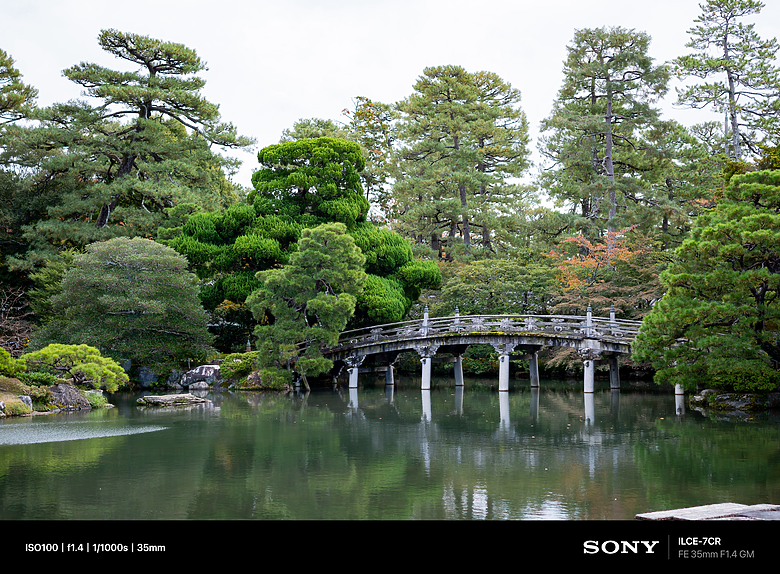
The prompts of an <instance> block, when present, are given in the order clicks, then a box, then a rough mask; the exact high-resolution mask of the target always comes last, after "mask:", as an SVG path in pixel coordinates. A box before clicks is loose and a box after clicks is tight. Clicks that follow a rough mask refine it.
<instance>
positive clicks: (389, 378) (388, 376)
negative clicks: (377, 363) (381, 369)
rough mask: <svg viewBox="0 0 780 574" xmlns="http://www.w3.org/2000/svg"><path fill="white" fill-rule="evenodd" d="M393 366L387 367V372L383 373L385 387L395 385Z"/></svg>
mask: <svg viewBox="0 0 780 574" xmlns="http://www.w3.org/2000/svg"><path fill="white" fill-rule="evenodd" d="M393 369H394V367H393V365H387V370H386V371H385V385H389V386H392V385H395V378H394V377H393Z"/></svg>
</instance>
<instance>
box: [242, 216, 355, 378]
mask: <svg viewBox="0 0 780 574" xmlns="http://www.w3.org/2000/svg"><path fill="white" fill-rule="evenodd" d="M346 231H347V228H346V226H345V225H344V224H342V223H329V224H323V225H319V226H317V227H314V228H310V229H304V230H303V232H302V233H301V239H300V241H299V247H298V250H297V251H296V252H295V253H294V254H293V255H292V256H291V258H290V261H289V263H288V264H287V265H285V266H284V267H283V268H282V269H269V270H267V271H263V272H261V273H259V274H258V280H259V281H260V283H261V286H260V288H259V289H258V290H257V291H255V292H254V293H252V295H251V296H250V297H249V298H248V299H247V306H248V307H249V308H250V309H251V310H252V312H253V314H254V316H255V319H257V320H258V321H260V322H261V323H260V324H259V325H258V326H257V327H256V328H255V334H256V335H257V338H258V345H259V350H260V358H261V359H260V360H261V363H262V366H263V367H265V370H266V372H267V371H268V369H269V368H270V369H277V370H278V369H282V368H284V367H286V366H287V364H288V362H289V363H292V364H294V367H295V370H296V371H297V372H298V373H299V374H300V375H302V377H303V380H304V383H305V384H306V387H307V388H308V386H309V385H308V381H307V377H308V376H310V375H311V376H316V375H319V374H322V373H325V372H327V371H328V370H330V369H331V368H332V367H333V362H332V361H330V360H329V359H326V358H324V357H323V356H322V349H321V346H330V347H332V346H334V345H335V344H336V342H337V341H338V337H339V334H340V333H341V331H343V330H344V327H345V326H346V325H347V322H348V321H349V319H350V318H351V317H352V314H353V313H354V311H355V304H356V302H357V296H358V295H360V293H361V291H362V290H363V284H364V283H365V279H366V274H365V271H363V266H364V264H365V257H364V256H363V254H362V253H361V251H360V249H359V248H358V247H357V246H356V245H355V241H354V240H353V239H352V238H351V237H350V236H349V235H347V233H346ZM302 344H303V345H305V346H306V348H305V350H302V347H301V346H300V345H302Z"/></svg>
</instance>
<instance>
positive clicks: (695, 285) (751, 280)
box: [633, 170, 780, 391]
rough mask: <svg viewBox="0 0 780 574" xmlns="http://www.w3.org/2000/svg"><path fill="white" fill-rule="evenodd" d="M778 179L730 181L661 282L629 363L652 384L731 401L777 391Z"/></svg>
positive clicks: (764, 174) (778, 175)
mask: <svg viewBox="0 0 780 574" xmlns="http://www.w3.org/2000/svg"><path fill="white" fill-rule="evenodd" d="M779 213H780V171H777V170H764V171H756V172H750V173H746V174H743V175H734V176H733V177H732V178H731V180H730V182H729V185H728V187H727V188H726V191H725V196H724V198H723V199H722V200H721V201H720V202H719V203H718V205H717V207H716V208H715V209H713V210H711V211H707V212H705V213H703V214H701V215H699V216H698V218H697V219H696V226H695V227H694V228H693V230H692V231H691V235H690V237H689V238H688V239H686V240H685V241H684V242H683V244H682V246H681V247H680V248H679V249H677V251H676V253H675V260H674V262H673V263H672V264H671V265H670V267H669V268H668V269H667V270H666V271H664V272H663V273H662V274H661V280H662V282H663V285H664V287H665V288H666V289H667V292H666V294H665V295H664V297H663V299H661V301H659V302H658V303H657V304H656V305H655V306H654V307H653V310H652V311H651V312H650V314H649V315H648V316H647V317H646V318H645V319H644V321H643V324H642V328H641V330H640V333H639V336H638V337H637V339H636V342H635V344H634V345H633V357H634V359H635V360H637V361H639V362H647V363H651V364H652V365H653V367H654V368H655V369H656V374H655V379H656V381H657V382H658V383H669V384H678V385H681V386H682V387H684V388H686V389H688V390H695V389H696V388H697V385H707V386H714V387H719V388H725V389H733V390H736V391H744V390H755V391H762V390H763V391H766V390H771V389H773V388H775V387H776V386H777V385H778V384H780V376H779V375H778V373H779V372H780V371H778V370H777V367H778V363H780V341H779V340H778V330H780V298H778V294H780V215H779Z"/></svg>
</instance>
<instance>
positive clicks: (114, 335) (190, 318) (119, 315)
mask: <svg viewBox="0 0 780 574" xmlns="http://www.w3.org/2000/svg"><path fill="white" fill-rule="evenodd" d="M186 266H187V261H186V259H185V258H184V257H182V256H181V255H179V254H178V253H176V252H175V251H174V250H173V249H171V248H169V247H166V246H164V245H161V244H159V243H156V242H154V241H151V240H149V239H143V238H141V237H136V238H133V239H128V238H126V237H117V238H114V239H111V240H108V241H100V242H97V243H93V244H91V245H89V246H87V249H86V252H85V253H83V254H80V255H77V256H76V257H74V258H73V264H72V266H71V267H70V268H69V269H68V270H67V271H66V272H65V274H64V277H63V280H62V292H61V293H59V294H58V295H55V296H53V297H52V299H51V302H52V308H53V313H54V318H53V319H52V320H51V321H50V322H49V323H47V324H46V325H44V326H43V327H41V329H40V330H39V331H38V332H37V333H36V335H35V337H34V339H33V342H32V343H31V347H32V348H38V349H40V348H42V347H44V346H46V345H48V344H49V343H66V344H74V345H78V344H87V345H90V346H93V347H96V348H99V349H101V350H102V351H103V352H104V353H105V354H106V355H108V356H110V357H113V358H115V359H117V360H127V359H129V360H131V361H132V363H133V365H136V366H144V367H147V368H150V369H153V370H157V371H158V372H159V371H161V370H166V369H167V370H170V369H171V368H174V367H179V366H180V365H181V364H182V363H183V364H186V362H187V359H188V358H190V357H192V358H200V357H202V356H204V354H205V352H206V350H207V349H208V348H209V345H210V343H211V337H210V335H209V334H208V331H207V328H206V313H205V311H204V310H203V308H202V307H201V305H200V302H199V300H198V284H197V281H196V278H195V276H194V275H192V274H191V273H189V272H188V271H187V269H186Z"/></svg>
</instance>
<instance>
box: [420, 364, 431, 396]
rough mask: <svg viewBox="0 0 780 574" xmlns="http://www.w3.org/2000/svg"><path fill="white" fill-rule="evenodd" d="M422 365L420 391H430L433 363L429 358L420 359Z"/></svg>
mask: <svg viewBox="0 0 780 574" xmlns="http://www.w3.org/2000/svg"><path fill="white" fill-rule="evenodd" d="M420 362H421V363H422V385H421V387H420V388H421V389H422V390H424V391H430V390H431V363H433V361H432V360H431V358H430V357H420Z"/></svg>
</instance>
